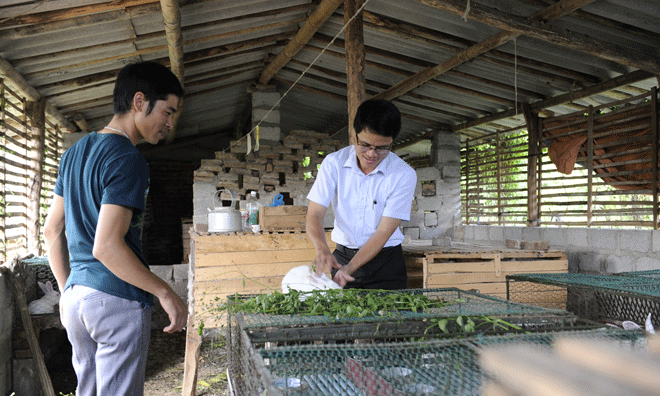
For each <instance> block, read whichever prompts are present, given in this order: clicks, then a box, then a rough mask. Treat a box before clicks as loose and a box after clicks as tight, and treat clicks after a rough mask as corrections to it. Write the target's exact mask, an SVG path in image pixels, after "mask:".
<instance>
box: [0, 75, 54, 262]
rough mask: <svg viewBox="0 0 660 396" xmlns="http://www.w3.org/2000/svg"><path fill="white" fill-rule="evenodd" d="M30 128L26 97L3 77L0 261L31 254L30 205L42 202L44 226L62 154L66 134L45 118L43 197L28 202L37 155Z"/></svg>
mask: <svg viewBox="0 0 660 396" xmlns="http://www.w3.org/2000/svg"><path fill="white" fill-rule="evenodd" d="M29 127H30V125H29V121H28V117H27V115H26V111H25V99H24V98H22V97H20V96H19V95H17V94H16V93H15V92H14V91H12V90H11V89H10V88H9V87H7V86H6V85H5V84H4V82H3V81H2V80H0V262H5V261H7V260H10V259H11V258H13V257H14V256H15V255H24V254H26V253H28V252H27V220H26V219H27V210H28V207H29V205H34V204H37V205H39V215H40V223H41V224H42V225H43V221H44V219H45V216H46V213H47V210H48V207H49V205H50V199H51V196H52V191H53V188H54V187H55V180H56V178H57V169H58V164H59V159H60V157H61V156H62V147H63V146H62V141H63V133H62V132H61V131H60V130H59V128H58V127H56V126H55V125H53V124H51V123H50V122H48V121H46V136H45V155H44V163H43V176H42V190H41V198H40V202H38V203H31V202H28V198H27V197H28V181H29V178H30V177H31V176H30V169H29V165H28V164H29V160H30V158H34V157H35V155H34V153H31V151H30V148H29V147H30V145H29V144H28V143H29V142H28V139H29V133H28V128H29ZM30 253H34V252H30Z"/></svg>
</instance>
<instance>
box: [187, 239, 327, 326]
mask: <svg viewBox="0 0 660 396" xmlns="http://www.w3.org/2000/svg"><path fill="white" fill-rule="evenodd" d="M191 236H192V249H193V253H192V256H191V259H192V261H193V266H194V267H193V269H194V301H195V308H194V310H195V321H199V320H203V321H204V326H205V327H221V326H224V325H226V318H225V317H224V316H216V315H215V314H210V313H209V312H208V310H209V308H211V307H213V306H215V305H217V304H219V302H218V301H225V299H226V297H227V296H229V295H233V294H235V293H239V294H255V293H264V292H269V291H272V290H279V291H281V290H282V278H283V277H284V275H286V273H287V272H288V271H289V270H290V269H291V268H294V267H297V266H300V265H305V264H307V265H311V263H312V260H314V257H315V251H314V245H312V243H311V242H310V240H309V238H308V237H307V234H305V233H301V232H297V233H258V234H252V233H245V234H198V233H194V232H193V233H192V234H191ZM326 238H327V241H328V246H329V247H330V249H331V250H334V248H335V244H334V243H333V242H332V241H331V240H330V233H327V234H326Z"/></svg>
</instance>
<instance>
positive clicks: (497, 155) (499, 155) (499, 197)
mask: <svg viewBox="0 0 660 396" xmlns="http://www.w3.org/2000/svg"><path fill="white" fill-rule="evenodd" d="M495 142H496V143H495V144H496V146H495V150H496V151H495V161H496V162H497V165H496V166H497V182H496V183H497V225H502V216H503V215H504V213H502V147H501V144H502V141H501V140H500V131H499V130H498V131H496V132H495Z"/></svg>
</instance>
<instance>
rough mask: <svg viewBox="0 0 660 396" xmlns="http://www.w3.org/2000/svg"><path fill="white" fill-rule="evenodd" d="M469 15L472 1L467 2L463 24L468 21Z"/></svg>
mask: <svg viewBox="0 0 660 396" xmlns="http://www.w3.org/2000/svg"><path fill="white" fill-rule="evenodd" d="M469 13H470V0H467V4H466V5H465V12H464V13H463V22H467V21H468V14H469Z"/></svg>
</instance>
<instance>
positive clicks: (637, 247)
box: [617, 230, 652, 253]
mask: <svg viewBox="0 0 660 396" xmlns="http://www.w3.org/2000/svg"><path fill="white" fill-rule="evenodd" d="M617 232H618V233H619V248H620V249H621V250H622V251H625V250H632V251H635V252H641V253H647V252H649V251H651V240H652V238H651V236H652V231H651V230H618V231H617Z"/></svg>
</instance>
